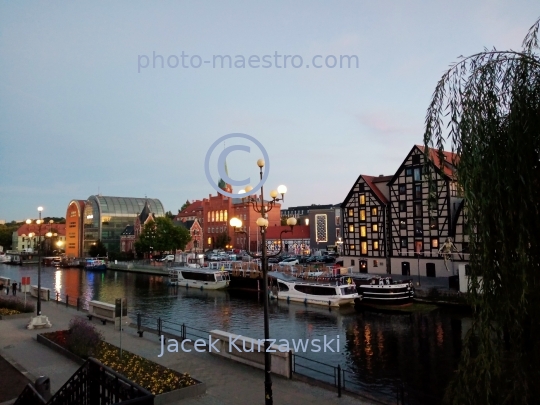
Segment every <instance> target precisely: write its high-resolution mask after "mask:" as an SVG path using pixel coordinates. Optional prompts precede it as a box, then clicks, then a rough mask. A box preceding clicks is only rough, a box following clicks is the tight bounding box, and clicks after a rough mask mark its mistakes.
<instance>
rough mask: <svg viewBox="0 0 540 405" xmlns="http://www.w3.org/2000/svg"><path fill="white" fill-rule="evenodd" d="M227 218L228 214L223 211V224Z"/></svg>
mask: <svg viewBox="0 0 540 405" xmlns="http://www.w3.org/2000/svg"><path fill="white" fill-rule="evenodd" d="M228 216H229V214H228V213H227V211H224V212H223V219H224V221H225V222H227V217H228Z"/></svg>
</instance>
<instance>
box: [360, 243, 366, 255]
mask: <svg viewBox="0 0 540 405" xmlns="http://www.w3.org/2000/svg"><path fill="white" fill-rule="evenodd" d="M360 246H361V248H362V251H361V253H362V254H363V255H367V242H362V243H361V244H360Z"/></svg>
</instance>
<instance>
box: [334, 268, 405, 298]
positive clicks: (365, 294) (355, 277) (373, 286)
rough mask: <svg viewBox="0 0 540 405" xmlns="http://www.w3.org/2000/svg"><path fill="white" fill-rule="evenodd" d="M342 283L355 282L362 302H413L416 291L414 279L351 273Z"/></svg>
mask: <svg viewBox="0 0 540 405" xmlns="http://www.w3.org/2000/svg"><path fill="white" fill-rule="evenodd" d="M341 283H342V284H351V285H352V284H354V285H355V286H356V290H357V292H358V294H359V296H360V302H361V303H362V304H379V305H403V304H409V303H411V302H412V300H413V298H414V296H415V291H414V286H413V282H412V280H402V281H393V280H392V277H381V276H377V275H369V274H349V275H346V276H343V277H342V278H341Z"/></svg>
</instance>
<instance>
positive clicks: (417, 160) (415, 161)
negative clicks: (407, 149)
mask: <svg viewBox="0 0 540 405" xmlns="http://www.w3.org/2000/svg"><path fill="white" fill-rule="evenodd" d="M412 163H413V165H418V164H420V155H413V157H412Z"/></svg>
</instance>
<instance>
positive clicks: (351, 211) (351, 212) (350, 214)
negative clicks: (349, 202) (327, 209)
mask: <svg viewBox="0 0 540 405" xmlns="http://www.w3.org/2000/svg"><path fill="white" fill-rule="evenodd" d="M349 216H350V217H352V216H354V211H353V209H352V208H349Z"/></svg>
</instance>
